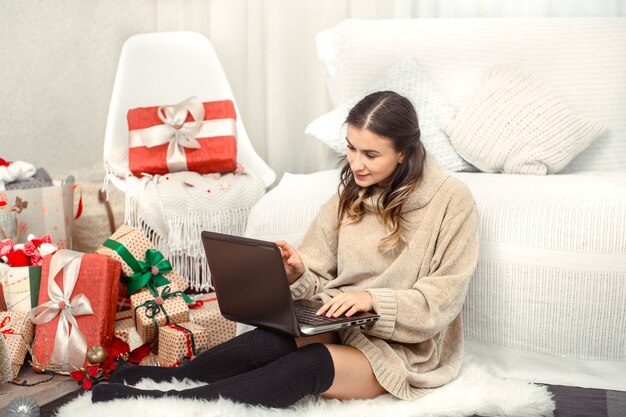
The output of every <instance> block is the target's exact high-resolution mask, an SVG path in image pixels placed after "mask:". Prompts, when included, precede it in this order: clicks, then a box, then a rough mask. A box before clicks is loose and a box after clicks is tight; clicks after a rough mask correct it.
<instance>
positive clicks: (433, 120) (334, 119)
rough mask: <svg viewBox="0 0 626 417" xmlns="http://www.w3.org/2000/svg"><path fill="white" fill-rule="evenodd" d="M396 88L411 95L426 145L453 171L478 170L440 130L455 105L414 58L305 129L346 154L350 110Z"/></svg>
mask: <svg viewBox="0 0 626 417" xmlns="http://www.w3.org/2000/svg"><path fill="white" fill-rule="evenodd" d="M386 90H390V91H395V92H396V93H398V94H400V95H403V96H404V97H406V98H408V99H409V100H410V101H411V103H412V104H413V107H415V111H416V112H417V117H418V120H419V124H420V130H421V132H422V135H421V141H422V143H423V144H424V147H425V148H426V149H427V150H428V151H429V152H431V153H432V154H433V155H435V157H436V158H437V159H438V160H439V161H440V162H441V163H442V164H443V165H444V166H445V167H446V168H448V169H449V170H450V171H476V168H474V167H472V166H471V165H470V164H468V163H467V162H465V161H464V160H463V159H462V158H461V157H460V156H459V155H458V154H457V153H456V151H455V150H454V148H453V147H452V145H451V144H450V140H449V139H448V137H447V136H446V134H445V133H444V132H443V131H442V130H441V128H440V126H439V125H440V123H441V120H442V119H443V118H444V117H445V116H446V115H447V114H449V113H451V112H453V111H454V108H453V107H452V106H451V105H450V104H449V103H448V101H447V100H446V98H445V97H444V96H443V94H442V93H440V92H439V90H438V89H437V87H436V85H435V83H434V82H432V81H431V80H430V78H429V77H428V76H427V75H426V74H425V73H424V72H423V71H422V69H421V68H420V66H419V65H418V63H417V61H416V60H415V59H414V58H411V57H408V58H403V59H401V60H400V61H398V62H396V63H395V64H394V65H393V66H391V68H389V70H388V71H387V72H386V73H385V74H384V75H383V76H382V78H380V79H379V80H378V81H377V82H375V83H374V84H373V85H371V86H370V88H369V89H367V91H363V92H361V94H358V95H357V96H355V97H352V99H351V100H349V101H348V102H347V103H344V104H343V105H341V106H339V107H337V108H336V109H334V110H332V111H330V112H328V113H326V114H324V115H322V116H320V117H318V118H317V119H315V120H313V121H312V122H311V123H309V125H308V126H307V127H306V130H305V131H304V132H305V133H306V134H307V135H311V136H313V137H314V138H316V139H318V140H319V141H321V142H322V143H324V144H325V145H326V146H328V147H329V148H330V149H332V150H333V151H335V152H336V153H337V154H339V155H343V154H345V153H346V137H345V127H344V122H345V121H346V118H347V117H348V112H349V111H350V109H351V108H352V107H353V106H354V105H355V104H356V103H358V102H359V100H361V99H362V98H363V97H365V96H366V95H367V94H369V93H373V92H375V91H386Z"/></svg>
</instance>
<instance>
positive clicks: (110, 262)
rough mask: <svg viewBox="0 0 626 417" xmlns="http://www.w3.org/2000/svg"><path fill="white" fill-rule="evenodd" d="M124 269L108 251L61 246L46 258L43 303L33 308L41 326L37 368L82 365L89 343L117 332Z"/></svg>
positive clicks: (66, 368) (36, 349)
mask: <svg viewBox="0 0 626 417" xmlns="http://www.w3.org/2000/svg"><path fill="white" fill-rule="evenodd" d="M120 271H121V267H120V263H119V262H118V261H116V260H114V259H112V258H109V257H108V256H106V255H100V254H83V253H80V252H74V251H70V250H60V251H58V252H57V253H55V254H54V255H49V256H46V257H44V263H43V268H42V271H41V290H40V291H39V305H38V306H37V307H35V308H34V309H33V310H31V312H30V313H29V317H30V318H31V320H32V321H33V322H34V323H35V324H36V325H37V327H36V332H35V344H34V346H33V364H34V365H33V367H34V368H35V369H36V370H44V369H47V370H51V371H55V372H61V371H63V372H71V371H74V370H76V369H80V368H81V367H82V366H83V364H84V362H85V357H86V354H87V348H88V347H91V346H97V345H102V343H103V342H104V341H105V339H106V338H108V337H112V336H113V332H114V327H115V308H116V305H117V293H118V285H119V278H120Z"/></svg>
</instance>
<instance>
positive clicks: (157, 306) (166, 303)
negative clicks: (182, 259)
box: [130, 285, 191, 342]
mask: <svg viewBox="0 0 626 417" xmlns="http://www.w3.org/2000/svg"><path fill="white" fill-rule="evenodd" d="M190 301H191V299H190V298H189V297H188V296H187V295H185V293H183V292H182V291H177V290H176V289H175V288H174V289H173V288H172V286H171V285H164V286H162V287H158V288H156V290H155V293H154V294H153V293H152V292H151V291H148V290H144V291H141V292H138V293H136V294H133V295H131V296H130V304H131V307H132V311H133V319H134V320H135V328H136V329H137V333H139V336H140V337H141V340H143V341H144V342H151V341H153V340H155V339H156V337H157V335H158V333H159V327H161V326H165V325H166V324H176V323H183V322H186V321H189V307H187V303H188V302H190Z"/></svg>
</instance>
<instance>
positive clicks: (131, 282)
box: [102, 239, 173, 297]
mask: <svg viewBox="0 0 626 417" xmlns="http://www.w3.org/2000/svg"><path fill="white" fill-rule="evenodd" d="M102 246H105V247H107V248H109V249H113V250H114V251H115V252H117V254H118V255H120V257H121V258H122V260H123V261H124V262H126V264H127V265H128V266H129V267H130V269H132V270H133V274H132V275H131V276H129V277H122V278H121V279H120V280H121V281H122V282H123V283H124V284H126V285H127V287H126V296H130V295H131V294H134V293H135V292H137V291H138V290H140V289H141V288H143V287H147V288H148V290H149V291H150V293H151V294H152V295H153V296H155V297H156V295H157V290H156V289H157V287H161V286H163V285H167V284H169V283H170V281H169V280H168V279H167V278H165V276H164V275H163V274H167V273H168V272H171V271H172V270H173V268H172V264H171V263H170V261H168V260H167V259H165V256H163V254H162V253H161V252H159V251H158V250H156V249H148V250H147V251H146V261H145V262H144V261H139V260H137V259H136V258H135V257H134V256H133V254H132V253H130V251H129V250H128V249H126V247H125V246H124V245H122V244H121V243H119V242H116V241H115V240H112V239H107V240H106V241H105V242H104V243H103V244H102Z"/></svg>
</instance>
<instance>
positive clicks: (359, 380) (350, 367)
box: [322, 345, 387, 400]
mask: <svg viewBox="0 0 626 417" xmlns="http://www.w3.org/2000/svg"><path fill="white" fill-rule="evenodd" d="M326 347H327V348H328V351H329V352H330V355H331V356H332V358H333V364H334V367H335V379H334V380H333V383H332V385H331V386H330V388H329V389H328V390H327V391H326V392H324V393H323V394H322V395H323V396H324V397H328V398H336V399H339V400H348V399H367V398H374V397H377V396H379V395H381V394H384V393H385V392H387V391H386V390H385V389H384V388H383V387H382V386H381V385H380V383H379V382H378V380H377V379H376V376H375V375H374V371H373V370H372V366H371V365H370V363H369V361H368V360H367V358H366V357H365V356H364V355H363V354H362V353H361V351H359V350H358V349H356V348H354V347H352V346H343V345H326Z"/></svg>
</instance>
